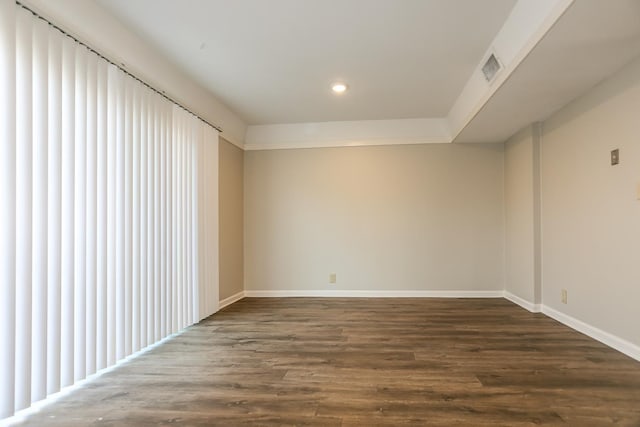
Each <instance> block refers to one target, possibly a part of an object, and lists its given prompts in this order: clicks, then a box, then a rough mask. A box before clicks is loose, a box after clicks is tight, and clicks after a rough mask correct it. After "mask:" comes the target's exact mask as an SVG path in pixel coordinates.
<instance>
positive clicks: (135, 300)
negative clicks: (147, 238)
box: [131, 83, 140, 352]
mask: <svg viewBox="0 0 640 427" xmlns="http://www.w3.org/2000/svg"><path fill="white" fill-rule="evenodd" d="M131 143H132V145H133V147H132V148H133V166H132V182H133V194H132V196H133V206H132V215H133V223H132V228H131V233H132V235H133V236H132V237H133V243H132V257H133V258H134V260H139V259H140V84H138V83H136V84H135V85H134V89H133V136H132V141H131ZM131 287H132V297H131V305H132V308H131V309H132V319H131V332H132V336H131V338H132V341H133V342H132V351H133V352H136V351H138V350H140V263H139V262H133V263H132V279H131Z"/></svg>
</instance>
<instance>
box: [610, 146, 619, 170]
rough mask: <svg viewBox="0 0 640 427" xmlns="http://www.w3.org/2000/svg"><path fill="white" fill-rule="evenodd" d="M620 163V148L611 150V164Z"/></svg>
mask: <svg viewBox="0 0 640 427" xmlns="http://www.w3.org/2000/svg"><path fill="white" fill-rule="evenodd" d="M618 163H620V150H619V149H617V148H616V149H615V150H611V166H615V165H617V164H618Z"/></svg>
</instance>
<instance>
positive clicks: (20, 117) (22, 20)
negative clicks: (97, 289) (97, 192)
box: [15, 10, 33, 410]
mask: <svg viewBox="0 0 640 427" xmlns="http://www.w3.org/2000/svg"><path fill="white" fill-rule="evenodd" d="M32 35H33V29H32V21H31V19H30V16H29V13H28V12H27V11H25V10H20V11H19V12H18V17H17V26H16V36H17V45H16V47H17V49H16V125H17V126H16V189H25V190H27V191H16V205H15V206H16V248H15V251H16V283H20V284H21V285H20V286H16V331H15V334H16V335H15V337H16V341H15V346H16V347H15V354H16V361H15V381H16V389H15V409H16V410H20V409H23V408H26V407H27V406H29V404H30V403H31V280H32V279H31V273H32V269H31V261H32V251H31V243H32V230H33V229H32V199H31V191H29V190H31V188H32V178H33V177H32V174H31V170H32V167H33V166H32V161H33V154H32V148H33V146H32V143H33V122H32V119H33V115H32V111H33V107H32V101H33V95H32V94H33V86H32V80H31V78H32V60H33V57H32V44H33V42H32Z"/></svg>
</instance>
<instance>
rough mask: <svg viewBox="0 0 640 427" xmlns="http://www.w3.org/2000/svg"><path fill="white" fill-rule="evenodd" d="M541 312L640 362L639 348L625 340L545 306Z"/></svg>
mask: <svg viewBox="0 0 640 427" xmlns="http://www.w3.org/2000/svg"><path fill="white" fill-rule="evenodd" d="M542 312H543V313H544V314H546V315H547V316H549V317H551V318H552V319H555V320H557V321H558V322H560V323H564V324H565V325H567V326H568V327H570V328H572V329H575V330H576V331H578V332H582V333H583V334H585V335H587V336H588V337H591V338H593V339H594V340H597V341H600V342H601V343H603V344H605V345H608V346H609V347H611V348H613V349H614V350H618V351H619V352H621V353H624V354H626V355H627V356H629V357H631V358H633V359H635V360H637V361H640V346H637V345H635V344H633V343H630V342H629V341H627V340H624V339H622V338H620V337H617V336H615V335H613V334H610V333H609V332H605V331H603V330H602V329H598V328H596V327H595V326H591V325H589V324H587V323H584V322H583V321H581V320H578V319H576V318H574V317H571V316H569V315H567V314H564V313H561V312H559V311H558V310H555V309H553V308H551V307H548V306H546V305H543V306H542Z"/></svg>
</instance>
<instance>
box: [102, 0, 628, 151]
mask: <svg viewBox="0 0 640 427" xmlns="http://www.w3.org/2000/svg"><path fill="white" fill-rule="evenodd" d="M95 1H96V2H98V3H99V4H100V5H102V6H103V8H105V9H106V10H107V11H108V12H110V13H112V14H114V15H115V16H116V17H117V18H118V19H120V20H121V21H123V22H124V23H125V24H126V25H127V26H128V27H129V28H131V29H132V31H134V32H136V33H137V34H138V35H140V36H141V37H142V38H143V39H146V40H147V41H148V42H150V43H151V44H152V45H155V46H156V47H157V49H158V50H159V51H160V52H161V53H162V54H164V55H165V56H166V57H167V58H169V60H171V61H173V62H174V63H175V64H176V65H178V66H179V67H181V68H182V69H183V70H184V71H185V72H186V73H187V74H189V75H190V76H191V77H192V78H194V79H195V80H196V81H198V82H199V83H201V84H202V85H203V86H204V87H206V88H208V89H209V90H210V91H211V93H212V94H213V95H214V96H216V97H217V98H218V99H220V100H221V101H222V102H223V103H225V104H226V105H227V106H228V107H230V108H231V109H232V110H234V111H235V112H236V113H238V114H239V115H240V116H241V117H242V119H243V120H244V121H245V122H246V123H247V124H248V125H250V126H249V127H248V129H247V133H246V137H245V141H244V147H245V149H268V148H295V147H313V146H316V147H317V146H343V145H370V144H389V143H398V144H403V143H428V142H502V141H504V140H506V139H507V138H508V137H509V136H511V135H512V134H513V133H515V132H516V131H518V130H519V129H521V128H522V127H524V126H526V125H528V124H529V123H532V122H534V121H538V120H544V119H545V118H546V117H548V116H549V115H550V114H552V113H553V112H554V111H556V110H557V109H558V108H560V107H562V106H563V105H565V104H567V103H568V102H570V101H571V100H573V99H575V98H576V97H578V96H579V95H581V94H582V93H584V92H585V91H587V90H588V89H590V88H591V87H593V86H594V85H596V84H597V83H598V82H600V81H602V80H603V79H604V78H606V77H607V76H610V75H611V74H612V73H614V72H615V71H617V70H618V69H620V68H621V67H622V66H623V65H624V64H626V63H628V62H629V61H631V60H633V59H634V58H636V57H638V56H639V55H640V0H188V1H184V0H183V1H179V0H95ZM490 52H493V53H495V54H497V56H498V58H499V59H500V60H501V62H502V63H503V66H504V69H503V70H502V71H501V72H500V73H499V74H498V76H497V77H496V80H495V81H493V82H491V83H487V82H486V81H485V80H484V78H483V77H482V73H481V71H480V68H481V65H482V63H483V61H484V60H485V59H486V57H487V55H488V54H489V53H490ZM336 80H343V81H344V82H346V83H347V84H348V85H349V86H350V89H349V91H348V92H347V93H346V94H345V95H342V96H335V95H333V94H332V93H331V91H330V84H331V83H332V82H333V81H336Z"/></svg>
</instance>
